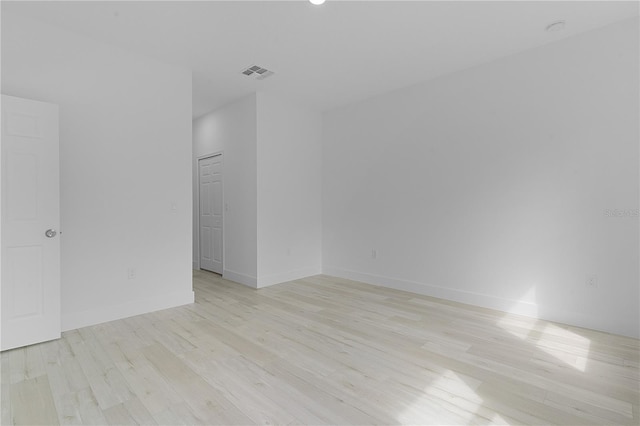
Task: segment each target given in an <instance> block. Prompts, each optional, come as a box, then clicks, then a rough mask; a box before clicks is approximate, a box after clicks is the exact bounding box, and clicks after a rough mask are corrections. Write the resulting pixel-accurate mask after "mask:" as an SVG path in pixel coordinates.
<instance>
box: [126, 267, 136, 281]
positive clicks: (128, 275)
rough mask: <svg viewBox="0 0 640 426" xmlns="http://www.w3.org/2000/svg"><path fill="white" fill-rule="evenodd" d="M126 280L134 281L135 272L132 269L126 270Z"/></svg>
mask: <svg viewBox="0 0 640 426" xmlns="http://www.w3.org/2000/svg"><path fill="white" fill-rule="evenodd" d="M127 279H130V280H135V279H136V270H135V269H134V268H129V269H127Z"/></svg>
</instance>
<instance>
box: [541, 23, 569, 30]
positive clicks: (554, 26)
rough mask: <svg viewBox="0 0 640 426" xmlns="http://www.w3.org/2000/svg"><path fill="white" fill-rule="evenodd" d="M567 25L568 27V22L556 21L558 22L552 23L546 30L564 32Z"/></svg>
mask: <svg viewBox="0 0 640 426" xmlns="http://www.w3.org/2000/svg"><path fill="white" fill-rule="evenodd" d="M565 25H566V22H564V21H556V22H552V23H551V24H549V25H547V28H545V29H546V30H547V32H552V31H562V30H564V27H565Z"/></svg>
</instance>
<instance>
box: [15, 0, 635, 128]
mask: <svg viewBox="0 0 640 426" xmlns="http://www.w3.org/2000/svg"><path fill="white" fill-rule="evenodd" d="M638 9H639V6H638V3H637V2H613V1H600V2H578V1H569V2H558V1H549V2H542V1H541V2H520V1H506V2H505V1H503V2H482V1H471V2H458V1H447V2H432V1H402V2H401V1H352V2H351V1H338V0H333V1H332V0H328V1H327V3H325V4H324V5H323V6H319V7H318V6H313V5H311V4H310V3H308V2H307V1H306V0H300V1H196V2H187V1H180V2H168V1H167V2H165V1H132V2H114V1H108V2H100V1H80V2H8V1H3V2H2V11H3V12H10V13H3V16H2V19H3V20H5V19H11V13H18V14H21V15H26V16H29V17H32V18H34V19H38V20H41V21H44V22H46V23H49V24H52V25H55V26H58V27H63V28H65V29H68V30H70V31H74V32H77V33H81V34H84V35H86V36H89V37H92V38H94V39H97V40H100V41H103V42H107V43H111V44H115V45H118V46H120V47H122V48H125V49H129V50H131V51H135V52H138V53H141V54H144V55H148V56H152V57H155V58H157V59H160V60H162V61H165V62H170V63H173V64H177V65H180V66H184V67H187V68H189V69H191V70H192V71H193V115H194V117H197V116H200V115H202V114H204V113H206V112H208V111H211V110H213V109H215V108H217V107H220V106H222V105H224V104H226V103H228V102H230V101H233V100H235V99H237V98H239V97H241V96H243V95H246V94H248V93H251V92H254V91H256V90H264V91H267V92H274V93H279V94H282V95H284V96H288V97H292V98H295V99H297V100H298V101H299V102H301V103H303V104H306V105H308V106H310V107H312V108H315V109H318V110H321V111H323V110H327V109H331V108H335V107H339V106H342V105H346V104H348V103H350V102H354V101H358V100H362V99H365V98H368V97H372V96H375V95H377V94H380V93H384V92H387V91H390V90H393V89H397V88H401V87H406V86H409V85H412V84H415V83H418V82H420V81H424V80H428V79H432V78H435V77H438V76H441V75H444V74H448V73H451V72H455V71H458V70H461V69H464V68H468V67H471V66H474V65H478V64H481V63H484V62H487V61H491V60H493V59H496V58H499V57H502V56H506V55H509V54H513V53H516V52H519V51H523V50H526V49H530V48H533V47H536V46H541V45H544V44H546V43H550V42H553V41H557V40H559V39H562V38H565V37H570V36H573V35H576V34H579V33H581V32H584V31H588V30H591V29H594V28H598V27H601V26H604V25H607V24H610V23H613V22H616V21H620V20H623V19H628V18H632V17H635V16H638ZM557 20H565V21H566V28H565V30H564V31H560V32H546V31H545V27H546V26H547V25H548V24H550V23H552V22H554V21H557ZM252 64H257V65H260V66H262V67H265V68H268V69H270V70H273V71H275V75H273V76H272V77H270V78H268V79H266V80H263V81H257V80H255V79H252V78H250V77H246V76H243V75H241V74H240V71H241V70H242V69H243V68H245V67H246V66H248V65H252ZM549 66H553V64H549Z"/></svg>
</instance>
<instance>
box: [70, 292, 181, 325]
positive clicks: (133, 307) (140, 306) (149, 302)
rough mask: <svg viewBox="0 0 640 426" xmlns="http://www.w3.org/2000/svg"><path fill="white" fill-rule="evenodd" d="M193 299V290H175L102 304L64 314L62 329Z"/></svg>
mask: <svg viewBox="0 0 640 426" xmlns="http://www.w3.org/2000/svg"><path fill="white" fill-rule="evenodd" d="M193 301H194V292H193V291H192V290H188V291H179V292H178V291H175V292H171V293H166V294H160V295H154V296H152V297H150V298H147V299H144V300H135V301H131V302H127V303H123V304H122V305H116V306H102V307H99V308H96V309H89V310H86V311H80V312H72V313H68V314H63V315H62V331H68V330H75V329H76V328H82V327H88V326H90V325H95V324H100V323H103V322H109V321H114V320H118V319H122V318H128V317H132V316H135V315H142V314H146V313H149V312H154V311H159V310H162V309H168V308H175V307H177V306H182V305H187V304H189V303H193Z"/></svg>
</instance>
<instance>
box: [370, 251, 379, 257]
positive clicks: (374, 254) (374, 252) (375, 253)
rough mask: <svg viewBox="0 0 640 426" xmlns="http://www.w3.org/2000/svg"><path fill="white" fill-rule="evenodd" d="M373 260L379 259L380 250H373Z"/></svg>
mask: <svg viewBox="0 0 640 426" xmlns="http://www.w3.org/2000/svg"><path fill="white" fill-rule="evenodd" d="M371 258H372V259H377V258H378V250H376V249H373V250H371Z"/></svg>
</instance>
